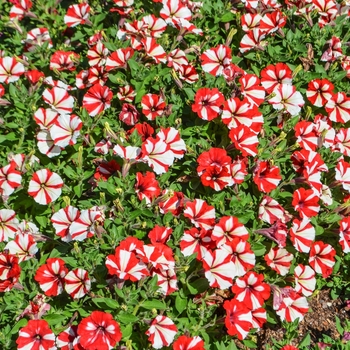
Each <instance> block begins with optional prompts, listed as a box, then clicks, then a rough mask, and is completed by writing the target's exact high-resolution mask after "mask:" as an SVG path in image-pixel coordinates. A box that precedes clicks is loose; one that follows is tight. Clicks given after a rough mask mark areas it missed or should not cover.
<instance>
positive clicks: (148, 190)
mask: <svg viewBox="0 0 350 350" xmlns="http://www.w3.org/2000/svg"><path fill="white" fill-rule="evenodd" d="M160 192H161V189H160V187H159V184H158V181H157V180H156V176H155V174H154V173H152V172H150V171H147V172H146V174H145V175H143V174H142V173H140V172H138V173H136V184H135V193H136V194H137V196H138V198H139V200H140V201H142V200H143V199H144V200H145V201H146V203H147V204H151V202H152V201H153V200H154V199H155V198H157V197H158V196H159V195H160Z"/></svg>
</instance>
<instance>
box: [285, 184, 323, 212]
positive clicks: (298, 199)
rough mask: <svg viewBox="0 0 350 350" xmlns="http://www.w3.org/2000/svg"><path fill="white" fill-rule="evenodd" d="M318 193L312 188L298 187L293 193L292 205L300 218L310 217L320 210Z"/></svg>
mask: <svg viewBox="0 0 350 350" xmlns="http://www.w3.org/2000/svg"><path fill="white" fill-rule="evenodd" d="M319 200H320V198H319V195H318V193H317V192H316V191H314V190H313V189H310V190H306V189H305V188H298V189H297V190H296V191H294V193H293V201H292V205H293V207H294V209H295V210H296V211H297V212H299V214H300V216H301V217H302V218H311V217H312V216H316V215H317V213H318V212H319V211H320V205H319V203H318V202H319Z"/></svg>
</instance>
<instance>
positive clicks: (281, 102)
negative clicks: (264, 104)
mask: <svg viewBox="0 0 350 350" xmlns="http://www.w3.org/2000/svg"><path fill="white" fill-rule="evenodd" d="M273 92H274V93H275V96H274V97H272V98H270V99H269V100H268V102H269V103H270V104H272V107H273V108H274V109H277V110H286V111H287V112H288V113H290V115H292V116H295V115H297V114H299V113H300V111H301V107H303V106H304V104H305V101H304V99H303V96H302V95H301V93H300V92H299V91H297V90H296V87H295V86H293V85H288V84H281V85H279V86H277V87H275V89H274V90H273Z"/></svg>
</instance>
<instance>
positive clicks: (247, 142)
mask: <svg viewBox="0 0 350 350" xmlns="http://www.w3.org/2000/svg"><path fill="white" fill-rule="evenodd" d="M228 136H229V137H230V139H231V141H232V142H233V143H234V145H235V148H236V149H238V150H240V151H241V153H242V156H243V157H247V156H256V155H257V154H258V148H257V147H258V144H259V139H258V136H257V135H256V133H255V132H253V131H252V130H251V129H250V128H249V127H247V126H245V125H243V124H241V125H239V126H238V127H237V128H233V129H231V130H230V132H229V135H228Z"/></svg>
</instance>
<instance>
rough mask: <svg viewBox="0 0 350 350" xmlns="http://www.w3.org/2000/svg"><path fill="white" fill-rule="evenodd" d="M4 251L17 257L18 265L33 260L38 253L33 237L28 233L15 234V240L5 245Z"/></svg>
mask: <svg viewBox="0 0 350 350" xmlns="http://www.w3.org/2000/svg"><path fill="white" fill-rule="evenodd" d="M5 249H8V251H9V252H10V254H12V255H15V256H17V258H18V262H19V263H20V262H22V261H26V260H29V259H31V258H33V257H34V255H35V254H36V253H37V252H38V247H37V245H36V242H35V240H34V237H33V236H32V235H31V234H28V233H17V235H16V237H15V239H14V240H13V241H11V242H8V243H7V244H6V246H5Z"/></svg>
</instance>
